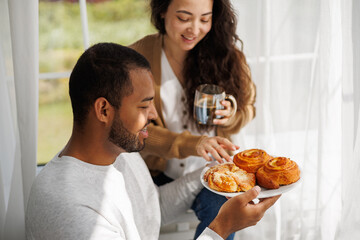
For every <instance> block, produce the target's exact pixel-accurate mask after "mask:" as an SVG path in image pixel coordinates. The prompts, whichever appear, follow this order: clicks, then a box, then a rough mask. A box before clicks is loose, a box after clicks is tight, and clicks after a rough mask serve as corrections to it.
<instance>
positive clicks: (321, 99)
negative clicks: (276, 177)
mask: <svg viewBox="0 0 360 240" xmlns="http://www.w3.org/2000/svg"><path fill="white" fill-rule="evenodd" d="M232 2H233V5H234V7H235V9H236V11H237V13H238V34H239V37H240V38H241V39H242V40H243V42H244V45H243V47H244V48H243V49H244V52H245V54H246V56H247V58H248V61H249V64H250V67H251V72H252V76H253V80H254V82H255V83H256V85H257V103H256V107H257V115H256V118H255V119H254V120H253V121H252V122H251V123H250V124H249V125H248V126H246V128H245V129H244V130H243V131H242V132H241V133H240V134H238V135H237V136H235V138H234V140H235V142H237V143H238V144H239V145H240V146H241V148H242V149H248V148H263V149H265V150H267V151H268V152H269V153H271V154H273V155H278V156H279V155H281V156H287V157H290V158H291V159H293V160H295V161H296V162H297V163H298V164H299V166H300V167H301V170H302V175H301V184H300V185H299V186H298V187H297V188H296V189H294V190H292V191H291V192H288V193H285V194H283V196H282V197H281V199H280V201H279V202H278V203H277V204H276V205H275V206H274V207H273V208H272V209H271V210H270V211H268V212H267V213H266V215H265V216H264V218H263V220H262V221H261V222H260V223H259V224H258V225H257V226H255V227H250V228H248V229H245V230H243V231H240V232H238V233H237V236H236V237H237V239H324V240H325V239H326V240H328V239H359V238H360V229H359V226H360V221H359V219H360V208H359V207H357V205H356V201H358V199H359V197H360V181H359V177H357V174H358V173H359V171H360V166H359V165H360V163H359V162H360V139H359V138H360V130H359V127H358V126H359V124H360V123H359V98H360V89H359V86H360V75H359V71H360V69H359V68H360V62H359V47H360V39H359V23H360V19H359V16H358V15H359V14H358V13H359V12H360V8H359V1H357V0H353V1H352V0H344V1H341V0H318V1H314V0H233V1H232Z"/></svg>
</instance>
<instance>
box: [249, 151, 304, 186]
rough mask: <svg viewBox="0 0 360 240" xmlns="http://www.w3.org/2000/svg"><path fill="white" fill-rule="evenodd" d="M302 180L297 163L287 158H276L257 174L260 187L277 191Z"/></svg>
mask: <svg viewBox="0 0 360 240" xmlns="http://www.w3.org/2000/svg"><path fill="white" fill-rule="evenodd" d="M299 179H300V169H299V167H298V165H297V164H296V162H294V161H292V160H290V159H289V158H286V157H276V158H273V159H271V160H269V161H268V162H266V163H265V165H264V166H262V167H261V168H259V170H258V171H257V172H256V180H257V183H258V185H260V186H261V187H264V188H269V189H277V188H279V187H280V186H282V185H289V184H291V183H294V182H296V181H298V180H299Z"/></svg>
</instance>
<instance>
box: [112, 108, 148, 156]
mask: <svg viewBox="0 0 360 240" xmlns="http://www.w3.org/2000/svg"><path fill="white" fill-rule="evenodd" d="M109 140H110V141H111V142H112V143H114V144H115V145H116V146H118V147H121V148H122V149H124V150H125V151H127V152H139V151H141V150H143V149H144V147H145V139H144V142H143V143H141V142H140V139H139V138H138V137H137V136H136V134H133V133H131V132H129V131H128V130H127V129H126V128H125V127H124V125H123V123H122V121H121V120H120V119H119V116H118V114H116V116H115V119H114V122H113V124H112V125H111V129H110V134H109Z"/></svg>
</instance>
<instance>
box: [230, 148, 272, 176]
mask: <svg viewBox="0 0 360 240" xmlns="http://www.w3.org/2000/svg"><path fill="white" fill-rule="evenodd" d="M271 158H272V157H271V156H270V155H269V154H267V153H266V152H265V151H264V150H261V149H249V150H244V151H242V152H239V153H238V154H236V155H235V156H234V158H233V162H234V163H235V164H236V166H238V167H239V168H241V169H244V170H245V171H247V172H248V173H256V171H257V170H258V169H259V168H260V167H262V166H263V165H264V164H265V163H266V162H267V161H268V160H270V159H271Z"/></svg>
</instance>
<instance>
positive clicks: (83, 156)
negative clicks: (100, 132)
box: [59, 131, 125, 166]
mask: <svg viewBox="0 0 360 240" xmlns="http://www.w3.org/2000/svg"><path fill="white" fill-rule="evenodd" d="M122 152H125V150H124V149H122V148H120V147H118V146H116V145H115V144H113V143H111V142H110V141H108V140H107V139H104V137H99V136H97V137H96V136H94V134H93V132H90V133H88V134H85V133H81V134H80V133H76V132H74V131H73V134H72V135H71V138H70V140H69V142H68V143H67V144H66V146H65V147H64V149H63V151H62V152H61V153H60V154H59V157H62V156H71V157H74V158H76V159H79V160H81V161H84V162H87V163H90V164H94V165H101V166H105V165H110V164H113V163H114V161H115V160H116V158H117V156H119V154H120V153H122Z"/></svg>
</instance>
